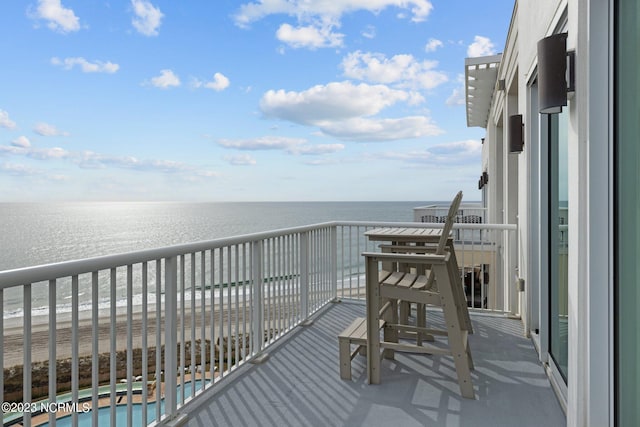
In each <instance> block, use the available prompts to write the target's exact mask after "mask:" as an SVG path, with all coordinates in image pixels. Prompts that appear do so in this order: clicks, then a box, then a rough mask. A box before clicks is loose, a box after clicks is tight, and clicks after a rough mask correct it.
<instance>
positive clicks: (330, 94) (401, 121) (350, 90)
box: [260, 82, 442, 141]
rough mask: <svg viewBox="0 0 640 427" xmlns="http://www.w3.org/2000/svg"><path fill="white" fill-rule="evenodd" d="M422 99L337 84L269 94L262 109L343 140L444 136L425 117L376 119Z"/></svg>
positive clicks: (372, 87)
mask: <svg viewBox="0 0 640 427" xmlns="http://www.w3.org/2000/svg"><path fill="white" fill-rule="evenodd" d="M422 99H423V98H422V97H421V96H420V95H419V94H414V93H412V92H406V91H401V90H395V89H391V88H389V87H388V86H385V85H368V84H365V83H361V84H359V85H354V84H353V83H351V82H334V83H329V84H327V85H318V86H314V87H312V88H310V89H308V90H305V91H302V92H285V91H283V90H279V91H273V90H271V91H268V92H267V93H265V94H264V95H263V97H262V99H261V101H260V108H261V110H262V112H263V113H264V114H265V116H267V117H273V118H279V119H282V120H287V121H290V122H294V123H298V124H302V125H306V126H316V127H317V128H318V129H319V130H320V131H321V132H322V133H323V134H325V135H331V136H333V137H336V138H340V139H343V140H348V141H390V140H398V139H405V138H419V137H423V136H431V135H438V134H440V133H442V130H441V129H440V128H439V127H438V126H437V125H435V124H434V123H432V122H431V120H430V119H429V118H428V117H425V116H410V117H401V118H374V117H372V116H375V115H377V114H378V113H380V112H381V111H382V110H383V109H385V108H387V107H390V106H392V105H394V104H396V103H397V102H400V101H402V102H406V103H408V104H414V103H416V102H418V101H420V100H422Z"/></svg>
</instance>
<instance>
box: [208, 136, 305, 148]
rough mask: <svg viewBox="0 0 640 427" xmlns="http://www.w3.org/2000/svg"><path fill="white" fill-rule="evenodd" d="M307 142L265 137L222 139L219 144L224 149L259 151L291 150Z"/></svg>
mask: <svg viewBox="0 0 640 427" xmlns="http://www.w3.org/2000/svg"><path fill="white" fill-rule="evenodd" d="M306 142H307V140H306V139H302V138H288V137H282V136H263V137H260V138H252V139H220V140H218V144H219V145H220V146H222V147H224V148H235V149H236V150H247V151H259V150H289V149H291V148H292V147H295V146H297V145H301V144H306Z"/></svg>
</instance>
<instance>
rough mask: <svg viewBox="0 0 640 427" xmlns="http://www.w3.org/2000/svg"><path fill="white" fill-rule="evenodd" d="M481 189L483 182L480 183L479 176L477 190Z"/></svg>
mask: <svg viewBox="0 0 640 427" xmlns="http://www.w3.org/2000/svg"><path fill="white" fill-rule="evenodd" d="M482 187H484V182H482V176H481V177H480V179H479V180H478V190H482Z"/></svg>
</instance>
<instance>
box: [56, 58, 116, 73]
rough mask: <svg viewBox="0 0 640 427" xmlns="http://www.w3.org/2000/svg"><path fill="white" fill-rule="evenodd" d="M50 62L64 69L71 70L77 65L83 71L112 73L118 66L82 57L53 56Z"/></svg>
mask: <svg viewBox="0 0 640 427" xmlns="http://www.w3.org/2000/svg"><path fill="white" fill-rule="evenodd" d="M51 63H52V64H53V65H56V66H59V67H62V68H64V69H65V70H71V69H72V68H73V67H75V66H78V67H80V69H81V70H82V72H83V73H109V74H113V73H115V72H116V71H118V69H120V66H119V65H118V64H114V63H113V62H110V61H108V62H102V61H94V62H89V61H87V60H86V59H84V58H82V57H76V58H65V59H60V58H56V57H53V58H51Z"/></svg>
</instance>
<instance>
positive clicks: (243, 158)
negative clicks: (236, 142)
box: [224, 154, 257, 166]
mask: <svg viewBox="0 0 640 427" xmlns="http://www.w3.org/2000/svg"><path fill="white" fill-rule="evenodd" d="M224 160H225V161H226V162H228V163H229V164H232V165H234V166H253V165H255V164H256V163H257V162H256V160H255V159H254V158H253V157H251V156H250V155H248V154H238V155H236V156H226V157H225V158H224Z"/></svg>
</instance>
